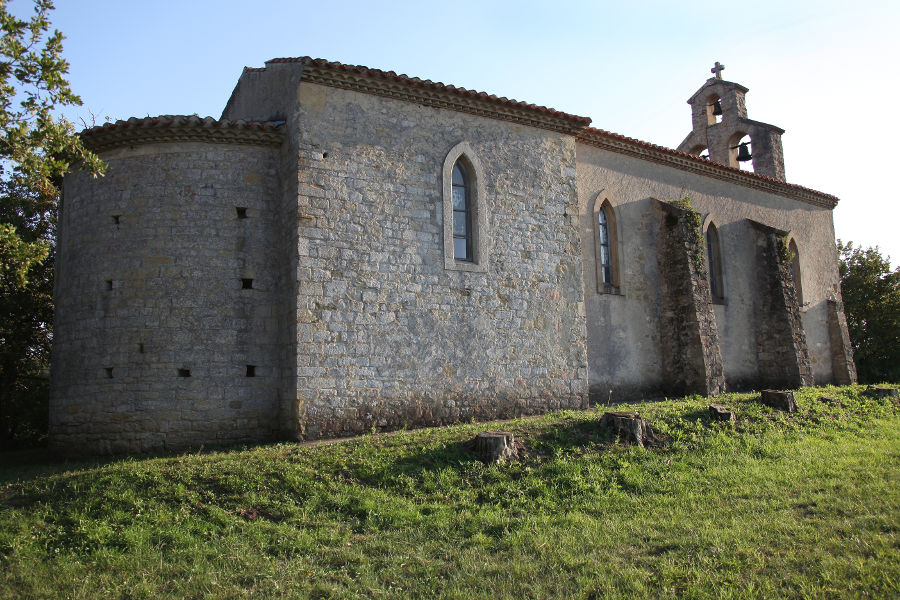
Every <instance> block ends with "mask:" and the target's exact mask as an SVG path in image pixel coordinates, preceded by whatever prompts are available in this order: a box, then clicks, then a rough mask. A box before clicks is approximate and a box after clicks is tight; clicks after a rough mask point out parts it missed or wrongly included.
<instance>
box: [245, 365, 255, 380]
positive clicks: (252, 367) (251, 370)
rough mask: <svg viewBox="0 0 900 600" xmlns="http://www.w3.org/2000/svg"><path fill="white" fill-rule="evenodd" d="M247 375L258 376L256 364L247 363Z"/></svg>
mask: <svg viewBox="0 0 900 600" xmlns="http://www.w3.org/2000/svg"><path fill="white" fill-rule="evenodd" d="M247 377H256V365H247Z"/></svg>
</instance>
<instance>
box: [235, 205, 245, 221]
mask: <svg viewBox="0 0 900 600" xmlns="http://www.w3.org/2000/svg"><path fill="white" fill-rule="evenodd" d="M234 210H235V211H237V218H238V219H246V218H247V207H246V206H236V207H234Z"/></svg>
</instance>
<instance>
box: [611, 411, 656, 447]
mask: <svg viewBox="0 0 900 600" xmlns="http://www.w3.org/2000/svg"><path fill="white" fill-rule="evenodd" d="M600 426H601V427H610V428H612V430H613V431H614V432H615V433H616V439H617V440H618V441H620V442H624V443H626V444H628V443H633V444H637V445H638V446H640V447H641V448H645V447H647V446H661V445H663V444H664V443H665V442H666V441H667V440H666V439H665V438H663V437H662V436H659V435H657V434H656V432H655V431H653V426H652V425H650V423H648V422H647V421H645V420H644V419H642V418H641V416H640V415H639V414H637V413H635V412H607V413H603V416H602V417H600Z"/></svg>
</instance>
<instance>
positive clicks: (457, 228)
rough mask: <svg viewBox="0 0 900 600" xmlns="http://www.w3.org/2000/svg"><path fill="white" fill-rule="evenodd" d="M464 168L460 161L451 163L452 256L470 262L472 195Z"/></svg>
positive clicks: (471, 254) (471, 258) (471, 257)
mask: <svg viewBox="0 0 900 600" xmlns="http://www.w3.org/2000/svg"><path fill="white" fill-rule="evenodd" d="M467 180H468V177H466V168H465V166H463V164H462V163H461V162H460V161H456V164H455V165H453V183H452V186H453V194H452V195H453V258H454V259H455V260H463V261H467V262H472V261H473V260H474V258H475V255H474V253H473V252H472V196H471V194H470V192H469V187H470V186H469V184H468V181H467Z"/></svg>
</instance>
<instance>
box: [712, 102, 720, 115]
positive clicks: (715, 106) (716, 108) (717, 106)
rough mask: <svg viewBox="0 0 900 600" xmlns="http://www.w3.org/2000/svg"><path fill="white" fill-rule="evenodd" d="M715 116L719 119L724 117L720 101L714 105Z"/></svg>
mask: <svg viewBox="0 0 900 600" xmlns="http://www.w3.org/2000/svg"><path fill="white" fill-rule="evenodd" d="M713 115H715V116H717V117H721V116H722V102H721V101H720V100H716V103H715V104H713Z"/></svg>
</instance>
